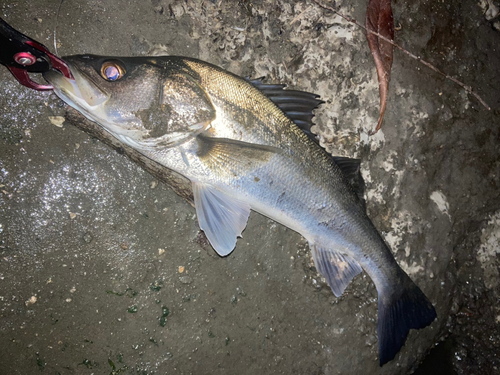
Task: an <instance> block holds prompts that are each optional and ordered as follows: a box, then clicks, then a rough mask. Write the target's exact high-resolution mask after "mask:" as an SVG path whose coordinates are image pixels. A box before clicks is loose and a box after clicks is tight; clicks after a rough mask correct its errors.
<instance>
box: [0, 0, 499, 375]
mask: <svg viewBox="0 0 500 375" xmlns="http://www.w3.org/2000/svg"><path fill="white" fill-rule="evenodd" d="M60 5H61V2H60V0H50V1H44V2H40V1H28V0H19V1H15V2H11V1H6V0H0V16H1V17H2V18H4V19H5V20H6V21H7V22H8V23H10V24H11V25H12V26H14V27H15V28H17V29H19V30H21V31H23V32H24V33H26V34H27V35H30V36H32V37H33V38H35V39H37V40H39V41H40V42H42V43H44V44H46V45H47V46H49V47H50V48H51V49H52V50H53V44H54V42H53V38H54V30H57V35H56V40H57V52H58V53H59V54H60V55H69V54H79V53H94V54H103V55H134V56H136V55H147V54H158V53H163V54H172V55H173V54H176V55H186V56H192V57H196V58H200V59H203V60H206V61H209V62H211V63H214V64H217V65H220V66H222V67H224V68H226V69H228V70H230V71H231V72H234V73H236V74H239V75H241V76H251V77H260V76H264V77H266V80H267V82H278V83H286V84H288V85H289V86H290V87H292V88H297V89H301V90H307V91H312V92H316V93H319V94H320V95H321V96H322V98H323V100H325V102H326V103H325V104H324V105H322V107H321V108H320V109H319V110H317V111H316V118H315V120H316V123H317V127H316V128H317V129H316V132H317V133H318V134H319V136H320V140H321V144H322V145H323V146H324V147H325V148H326V149H327V150H328V151H330V152H332V153H334V154H336V155H343V156H351V157H359V158H361V159H362V172H363V176H364V178H365V182H366V198H367V205H368V213H369V215H370V217H371V218H372V220H373V221H374V223H375V225H376V226H377V228H378V229H379V230H380V231H381V232H382V233H383V235H384V236H385V238H386V240H387V242H388V243H389V244H390V246H391V247H392V250H393V251H394V255H395V257H396V259H397V260H398V262H399V264H401V266H402V267H403V268H404V269H405V270H406V272H408V273H409V274H410V276H411V277H412V278H413V280H414V281H415V282H416V283H417V284H418V285H419V286H420V287H421V288H422V290H423V291H424V292H425V293H426V294H427V296H428V297H429V298H430V299H431V301H432V302H433V304H434V305H435V307H436V310H437V312H438V317H439V318H438V320H437V321H436V322H434V323H433V324H432V325H431V326H430V327H428V328H426V329H424V330H420V331H412V332H411V333H410V335H409V338H408V341H407V343H406V345H405V346H404V348H403V349H402V350H401V352H400V354H398V355H397V357H396V359H395V360H393V361H392V362H390V363H388V364H387V365H386V366H384V367H383V368H382V369H380V368H379V367H378V360H377V356H378V348H377V336H376V321H377V295H376V290H375V288H374V286H373V284H372V282H371V280H370V279H369V278H368V277H367V276H366V275H365V274H362V275H360V276H358V277H357V278H356V279H355V280H354V282H353V283H352V284H351V285H350V286H349V287H348V289H347V291H346V293H345V295H344V296H342V297H341V298H335V297H334V296H333V294H332V293H331V291H330V290H329V288H328V287H327V286H326V284H325V283H324V280H322V279H321V278H320V277H319V276H318V274H317V273H316V270H315V269H314V267H313V266H312V263H311V259H310V253H309V249H308V246H307V244H306V243H305V241H304V239H303V238H301V236H300V235H298V234H296V233H294V232H292V231H291V230H288V229H286V228H284V227H283V226H281V225H278V224H276V223H274V222H273V221H271V220H269V219H267V218H265V217H263V216H260V215H258V214H252V215H251V217H250V220H249V224H248V227H247V229H246V230H245V232H244V234H243V238H242V239H240V240H239V241H238V245H237V247H236V249H235V251H234V252H233V253H232V254H231V255H230V256H228V257H226V258H220V257H219V256H217V255H216V254H215V252H214V251H213V250H212V248H211V247H210V245H208V244H207V243H206V242H205V241H204V237H203V236H200V234H199V228H198V226H197V222H196V215H195V211H194V209H193V208H192V207H191V206H190V205H189V204H187V203H186V202H185V201H183V200H182V199H180V198H179V197H178V196H176V195H175V194H174V193H173V192H172V191H170V189H169V188H168V187H167V186H163V185H162V184H157V182H156V181H155V179H154V178H153V177H151V176H150V175H149V174H147V173H146V172H144V171H143V170H141V169H140V168H139V167H138V166H137V165H135V164H133V163H132V162H130V161H129V160H128V159H127V158H126V157H124V156H123V155H120V154H118V153H116V152H115V151H112V150H111V149H109V148H108V147H106V146H105V145H103V144H102V143H101V142H98V141H96V140H95V139H92V138H90V137H89V136H88V135H87V134H85V133H83V132H81V131H79V130H78V129H76V128H75V127H74V126H73V125H71V124H69V123H68V122H66V123H63V124H61V123H58V121H57V118H55V119H54V116H65V110H66V109H65V106H64V105H63V104H62V103H61V102H60V101H59V100H58V99H57V98H56V97H55V95H53V94H52V93H50V92H35V91H31V90H29V89H26V88H24V87H22V86H20V85H18V84H17V83H16V81H15V80H14V79H13V77H12V76H11V75H10V74H9V72H8V71H7V70H6V69H4V68H1V69H0V93H1V94H0V108H1V113H0V255H1V256H0V332H1V335H0V373H2V374H23V375H25V374H38V373H44V374H96V375H97V374H257V373H259V374H317V375H319V374H325V375H327V374H373V373H381V374H406V373H411V372H412V371H414V370H415V369H416V366H418V364H419V363H420V362H421V361H422V360H423V358H424V357H425V356H426V354H427V353H428V352H429V351H430V350H431V348H433V347H434V346H436V345H437V348H436V349H434V350H433V351H432V352H431V355H430V356H429V360H428V361H430V362H428V363H424V364H423V365H422V366H424V368H427V369H429V370H426V374H432V373H433V372H432V371H437V370H436V369H439V366H440V365H441V366H442V367H441V370H440V371H441V372H440V373H441V374H445V373H450V374H453V373H459V374H478V373H481V374H493V373H498V371H500V370H499V369H498V368H499V367H498V366H499V365H500V364H499V362H500V361H499V358H498V353H500V333H499V331H500V327H499V326H500V305H499V301H500V281H499V264H500V261H499V258H500V256H499V254H500V245H499V241H500V200H499V192H500V158H499V156H500V152H499V141H500V127H499V125H500V116H499V115H500V113H499V108H500V93H499V87H500V78H499V75H498V67H499V66H500V52H499V41H500V32H499V29H500V21H499V18H498V17H497V18H493V19H491V18H492V17H494V16H495V6H498V1H490V0H488V1H484V0H481V1H480V2H479V4H478V2H477V1H475V0H463V1H461V0H443V1H439V2H436V1H430V0H428V1H420V2H414V1H401V0H396V1H393V5H394V12H395V24H396V26H397V31H396V40H397V42H398V43H399V44H401V45H403V46H404V47H406V48H407V49H409V50H410V51H412V52H413V53H415V54H417V55H421V56H422V57H423V58H425V59H427V60H429V61H431V62H432V63H433V64H435V65H437V66H438V67H439V68H441V69H443V70H444V71H446V72H447V73H448V74H450V75H453V76H456V77H458V78H459V79H460V80H462V81H464V82H465V83H467V84H470V85H472V86H473V87H474V88H476V89H477V90H478V92H479V93H480V94H481V95H482V97H483V98H484V99H485V100H486V101H487V102H488V104H489V105H491V106H492V110H491V111H487V110H486V109H485V108H483V107H482V106H481V105H480V104H479V103H478V102H477V101H476V100H475V99H474V98H472V97H471V96H469V95H467V94H466V93H465V92H464V90H462V89H460V88H459V87H458V86H456V85H455V84H453V83H451V82H450V81H446V80H444V79H443V78H442V77H440V76H438V75H437V74H435V73H433V72H432V71H430V70H429V69H427V68H425V67H423V66H422V65H421V64H419V63H418V62H416V61H415V60H412V59H410V58H408V57H407V56H406V55H403V54H402V53H400V52H396V53H395V61H394V66H393V73H392V80H391V86H390V92H389V104H388V110H387V114H386V118H385V121H384V125H383V128H382V130H381V131H380V132H379V133H378V134H376V135H375V136H371V137H370V136H369V135H368V133H369V131H370V130H371V129H373V127H374V126H375V123H376V120H377V116H378V84H377V82H376V73H375V69H374V64H373V62H372V58H371V55H370V53H369V50H368V48H367V45H366V41H365V37H364V35H363V32H362V31H361V30H360V29H358V28H357V27H355V26H353V25H351V24H348V23H347V22H345V21H343V20H342V19H340V18H339V17H337V16H334V15H332V14H329V13H327V12H326V11H324V10H322V9H320V8H318V6H317V5H315V4H314V3H312V2H311V1H310V0H297V1H294V0H290V1H282V0H277V1H274V0H255V1H248V0H247V1H244V0H241V1H229V0H212V1H209V0H204V1H202V0H197V1H193V0H151V1H129V0H127V1H125V0H115V1H99V0H79V1H76V0H66V1H64V2H63V3H62V5H61V8H60V12H59V16H58V17H57V14H58V8H59V6H60ZM338 5H340V8H341V9H342V11H343V12H345V13H347V14H349V15H351V16H353V17H355V18H356V19H359V20H362V19H363V18H364V9H365V8H366V2H365V1H358V0H354V1H350V2H347V1H345V0H344V1H342V2H339V4H338ZM497 12H498V10H497ZM56 27H57V29H56ZM443 340H445V341H444V342H442V341H443ZM440 342H441V344H439V343H440ZM433 358H434V359H433ZM436 358H437V360H436ZM432 361H433V362H432ZM434 373H438V372H434Z"/></svg>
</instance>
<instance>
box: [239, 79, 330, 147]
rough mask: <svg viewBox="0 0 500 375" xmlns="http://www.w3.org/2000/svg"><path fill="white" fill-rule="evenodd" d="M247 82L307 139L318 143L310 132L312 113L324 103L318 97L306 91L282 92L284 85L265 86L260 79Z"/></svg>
mask: <svg viewBox="0 0 500 375" xmlns="http://www.w3.org/2000/svg"><path fill="white" fill-rule="evenodd" d="M247 81H248V82H250V83H251V84H252V85H254V86H255V87H256V88H258V89H259V90H260V91H261V92H262V93H263V94H264V95H266V96H267V97H268V98H269V99H270V100H271V101H272V102H273V103H274V104H276V105H277V106H278V107H279V108H280V109H281V110H282V111H283V112H284V113H285V114H286V115H287V117H288V118H289V119H290V120H292V121H293V122H294V123H295V124H296V125H297V126H298V127H299V128H300V129H302V131H303V132H304V133H306V134H307V136H308V137H309V138H311V139H312V140H313V141H314V142H316V143H318V140H317V139H316V136H315V135H314V134H313V133H312V132H311V127H312V126H313V123H312V118H313V117H314V114H313V113H312V111H313V110H314V109H316V108H317V107H318V106H319V105H320V104H321V103H324V102H323V101H322V100H319V99H318V98H319V95H316V94H312V93H310V92H306V91H298V90H284V88H285V87H286V85H270V84H265V83H263V82H262V78H257V79H249V78H247Z"/></svg>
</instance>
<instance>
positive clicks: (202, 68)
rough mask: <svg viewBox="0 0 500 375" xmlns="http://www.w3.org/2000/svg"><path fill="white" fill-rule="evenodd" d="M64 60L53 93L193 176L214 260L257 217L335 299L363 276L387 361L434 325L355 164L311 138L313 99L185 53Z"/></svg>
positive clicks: (53, 78)
mask: <svg viewBox="0 0 500 375" xmlns="http://www.w3.org/2000/svg"><path fill="white" fill-rule="evenodd" d="M64 60H65V61H66V62H67V63H68V65H69V66H70V69H71V72H72V74H73V76H74V77H75V80H74V81H73V80H68V79H67V78H65V77H64V76H62V75H61V74H60V73H58V72H56V71H51V72H48V73H45V74H44V77H45V79H46V80H47V81H48V82H49V83H50V84H52V85H53V86H54V91H55V93H56V94H57V95H58V96H59V97H60V98H61V99H62V100H64V101H65V102H66V103H68V104H69V105H70V106H72V107H74V108H75V109H77V110H78V111H79V112H81V113H82V114H84V115H85V116H86V117H87V118H89V119H90V120H92V121H95V122H96V123H98V124H99V125H100V126H102V127H103V128H104V129H106V131H108V132H109V133H110V134H111V135H113V136H114V137H116V138H118V139H119V140H120V141H121V142H123V143H124V144H127V145H129V146H131V147H133V148H134V149H136V150H137V151H139V152H140V153H141V154H143V155H144V156H146V157H147V158H149V159H151V160H153V161H155V162H157V163H159V164H161V165H163V166H164V167H165V168H169V169H172V170H174V171H176V172H178V173H180V174H181V175H183V176H185V177H186V178H188V179H189V180H190V181H191V182H192V187H193V194H194V201H195V207H196V213H197V217H198V221H199V224H200V227H201V228H202V229H203V231H204V232H205V234H206V236H207V238H208V239H209V241H210V243H211V244H212V246H213V248H214V249H215V250H216V251H217V253H218V254H219V255H221V256H226V255H228V254H230V253H231V252H232V251H233V249H234V247H235V245H236V241H237V238H238V237H239V236H240V235H241V233H242V231H243V230H244V229H245V226H246V223H247V220H248V217H249V215H250V211H251V210H255V211H257V212H260V213H262V214H263V215H266V216H267V217H269V218H271V219H273V220H275V221H277V222H279V223H281V224H283V225H285V226H287V227H289V228H291V229H293V230H294V231H297V232H298V233H300V234H301V235H302V236H304V237H305V238H306V239H307V241H309V245H310V248H311V252H312V256H313V259H314V263H315V265H316V268H317V269H318V271H319V272H320V273H321V274H322V275H323V276H324V277H325V278H326V280H327V282H328V284H329V285H330V287H331V289H332V291H333V293H334V294H335V295H336V296H337V297H338V296H341V295H342V293H343V292H344V290H345V288H346V287H347V285H348V284H349V282H350V281H351V280H352V279H353V278H354V277H355V276H356V275H358V274H359V273H360V272H362V270H364V271H365V272H366V273H367V274H368V275H369V276H370V277H371V279H372V280H373V282H374V283H375V286H376V288H377V291H378V328H377V331H378V339H379V359H380V365H383V364H384V363H386V362H388V361H390V360H392V359H393V358H394V357H395V355H396V354H397V352H398V351H399V350H400V349H401V347H402V346H403V345H404V342H405V340H406V337H407V335H408V332H409V330H410V329H420V328H423V327H426V326H428V325H429V324H431V323H432V322H433V321H434V319H435V318H436V312H435V310H434V307H433V306H432V304H431V303H430V302H429V300H428V299H427V298H426V297H425V295H424V294H423V293H422V291H421V290H420V289H419V288H418V287H417V286H416V285H415V284H414V283H413V281H412V280H411V279H410V278H409V277H408V275H407V274H406V273H405V272H404V271H403V270H402V269H401V268H400V267H399V266H398V264H397V263H396V261H395V259H394V257H393V256H392V253H391V251H390V249H389V248H388V247H387V245H386V244H385V242H384V240H383V239H382V237H381V236H380V234H379V233H378V231H377V230H376V228H375V227H374V225H373V224H372V222H371V221H370V219H369V218H368V216H367V215H366V213H365V209H364V206H363V204H362V202H361V200H360V199H359V198H358V196H357V194H356V192H355V191H354V190H353V188H352V185H351V184H350V183H349V181H348V177H349V176H350V175H353V171H355V170H356V169H357V167H358V162H357V161H353V160H349V159H346V158H337V159H335V158H332V157H331V156H330V155H329V154H327V153H326V152H325V151H324V150H323V149H322V148H321V147H320V146H319V145H318V144H316V143H315V142H314V141H313V140H311V139H310V138H309V137H308V136H307V135H306V132H307V131H308V129H307V127H308V126H310V124H311V118H312V116H313V115H312V110H313V109H314V108H315V107H316V106H317V105H318V104H320V103H321V102H320V100H318V98H317V96H316V95H313V94H309V93H305V92H301V91H292V90H283V86H282V85H265V84H263V83H262V82H261V81H259V80H255V81H249V80H246V79H243V78H240V77H238V76H236V75H234V74H231V73H229V72H227V71H224V70H223V69H221V68H218V67H216V66H213V65H211V64H208V63H205V62H202V61H199V60H196V59H191V58H186V57H176V56H168V57H167V56H163V57H128V58H122V57H106V56H94V55H78V56H70V57H65V58H64ZM301 127H302V128H305V129H304V130H302V129H301Z"/></svg>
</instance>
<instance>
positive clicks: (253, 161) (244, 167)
mask: <svg viewBox="0 0 500 375" xmlns="http://www.w3.org/2000/svg"><path fill="white" fill-rule="evenodd" d="M197 140H198V151H197V155H198V157H199V158H200V160H201V161H202V162H203V163H205V165H207V166H208V167H209V168H210V169H212V170H216V171H217V173H219V174H224V175H229V176H242V175H244V174H246V173H248V172H249V171H251V170H255V169H256V168H258V167H260V166H262V165H264V164H265V163H267V162H268V161H269V159H271V157H272V156H273V155H275V154H277V153H279V152H281V150H280V149H278V148H276V147H271V146H265V145H258V144H253V143H247V142H241V141H235V140H233V139H226V138H214V137H208V136H205V135H203V134H201V135H199V136H198V137H197Z"/></svg>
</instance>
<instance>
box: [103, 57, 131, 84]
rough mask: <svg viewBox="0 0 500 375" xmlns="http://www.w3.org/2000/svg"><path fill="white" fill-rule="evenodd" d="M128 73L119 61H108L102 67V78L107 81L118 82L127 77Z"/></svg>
mask: <svg viewBox="0 0 500 375" xmlns="http://www.w3.org/2000/svg"><path fill="white" fill-rule="evenodd" d="M125 73H126V71H125V68H124V67H123V65H122V64H120V63H119V62H118V61H106V62H105V63H104V64H102V66H101V76H102V78H104V79H105V80H106V81H111V82H114V81H117V80H119V79H120V78H122V77H123V76H124V75H125Z"/></svg>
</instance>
